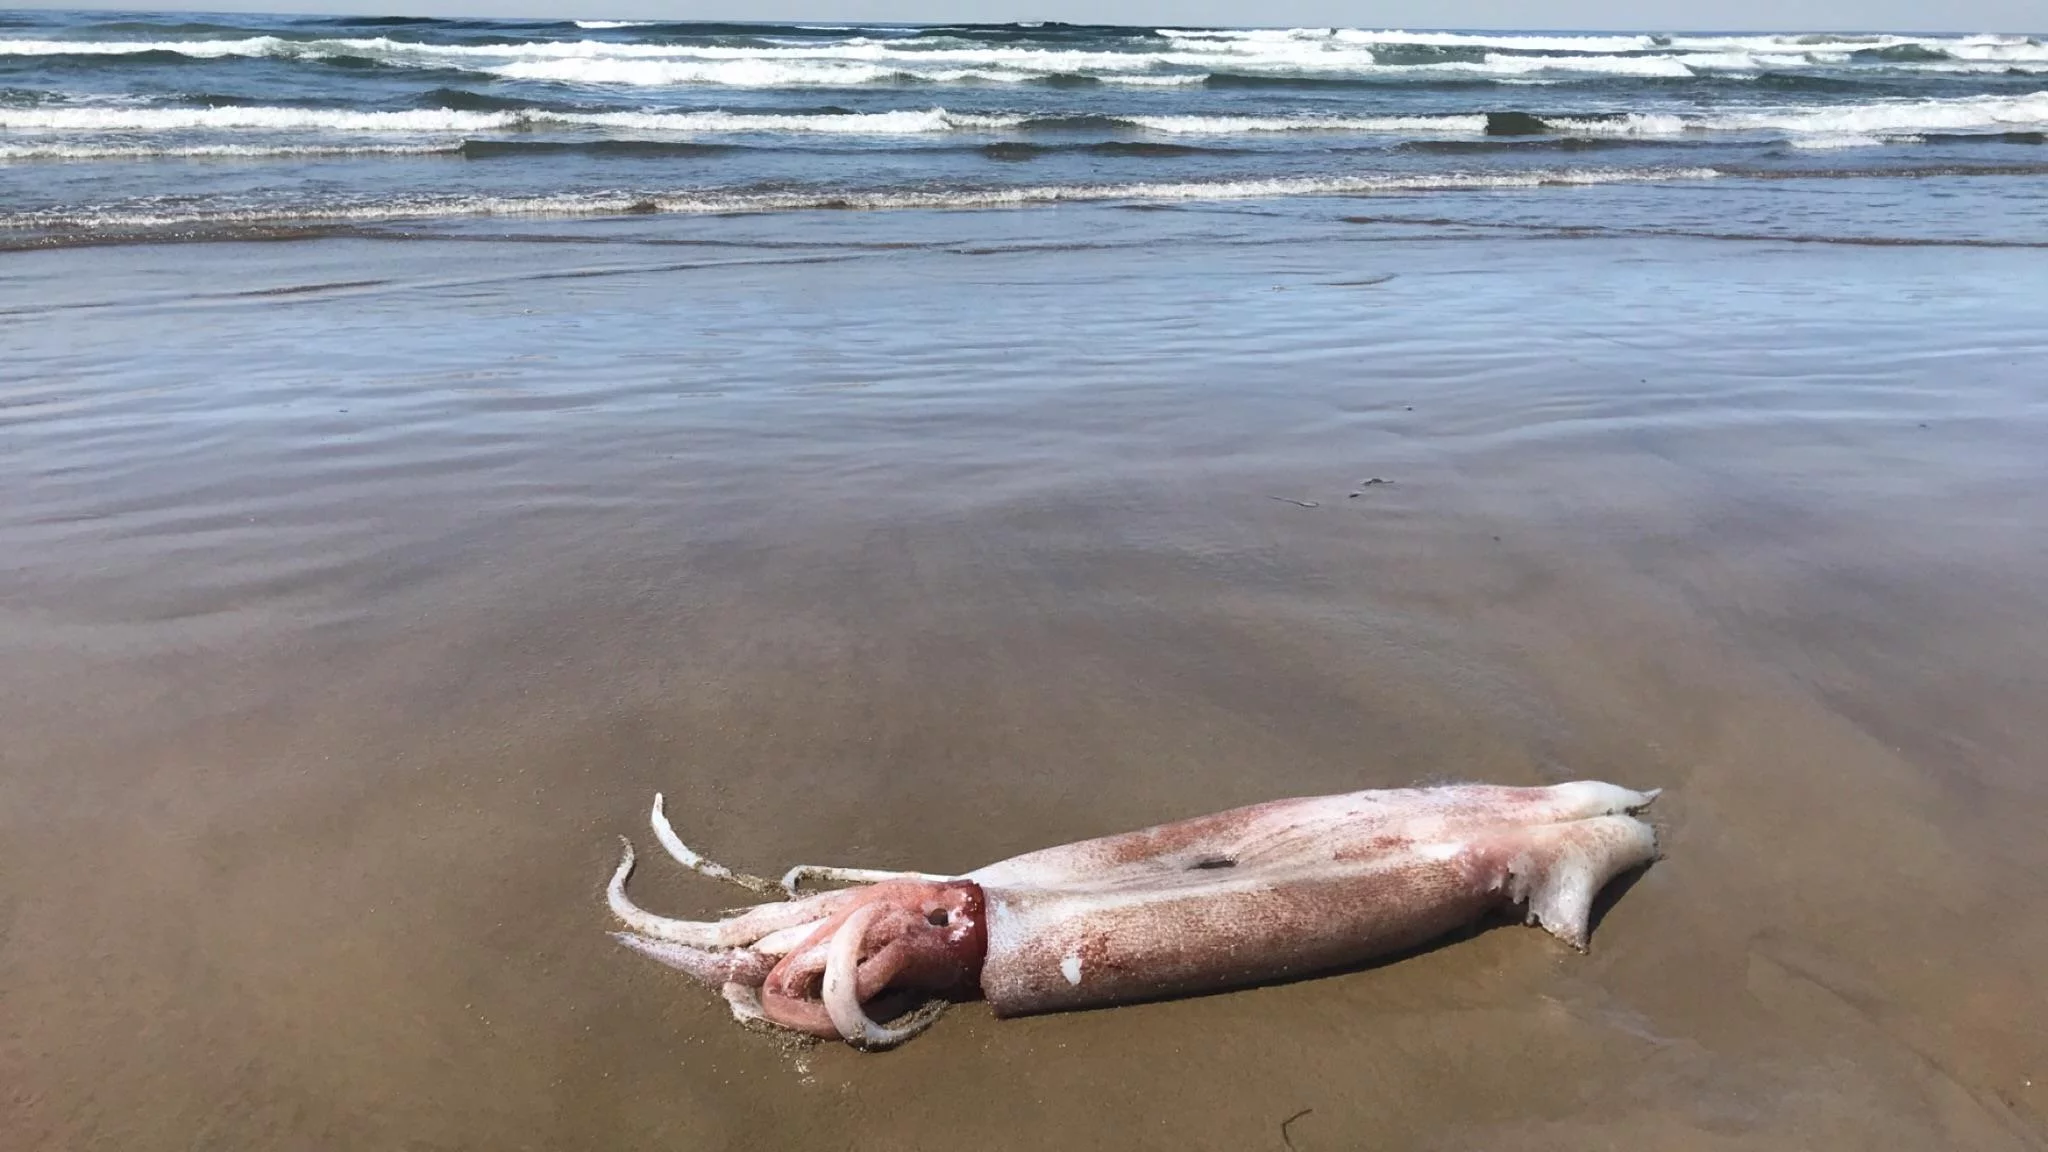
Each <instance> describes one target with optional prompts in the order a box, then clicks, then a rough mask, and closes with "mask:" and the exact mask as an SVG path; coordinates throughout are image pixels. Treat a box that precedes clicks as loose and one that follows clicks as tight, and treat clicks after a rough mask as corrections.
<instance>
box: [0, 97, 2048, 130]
mask: <svg viewBox="0 0 2048 1152" xmlns="http://www.w3.org/2000/svg"><path fill="white" fill-rule="evenodd" d="M1032 122H1033V118H1032V117H1029V116H1025V115H1021V114H1016V113H966V112H954V111H949V110H947V109H945V108H942V107H933V108H922V109H903V110H899V111H891V112H832V113H760V112H726V111H704V112H663V111H642V112H554V111H502V112H467V111H453V110H441V109H421V110H415V111H404V112H351V111H344V110H339V109H327V108H282V107H262V106H256V107H229V108H156V107H136V106H128V105H98V106H92V107H56V108H44V107H37V108H0V129H10V130H40V131H55V132H73V133H137V132H142V133H148V132H180V131H221V132H295V131H311V132H328V133H339V134H357V133H387V132H388V133H409V134H413V135H424V136H432V135H447V134H460V133H470V132H493V131H508V130H517V129H522V128H542V127H551V126H553V127H586V128H601V129H613V130H626V131H645V132H676V133H747V132H753V133H826V134H841V135H864V136H872V135H884V136H908V135H926V134H932V133H946V132H978V133H986V132H1003V131H1009V130H1013V129H1016V128H1019V127H1024V126H1028V125H1029V124H1031V123H1032ZM1112 122H1113V123H1121V124H1124V125H1127V126H1128V127H1129V128H1131V129H1134V130H1139V131H1147V132H1156V133H1162V134H1169V135H1177V136H1186V135H1207V136H1231V135H1257V134H1270V133H1283V132H1303V133H1306V132H1327V133H1399V134H1406V135H1415V136H1434V135H1470V134H1474V133H1479V132H1484V131H1485V130H1486V117H1485V116H1483V115H1462V116H1460V115H1453V116H1374V117H1339V116H1314V115H1309V116H1124V117H1115V118H1112ZM1549 123H1550V126H1551V127H1552V128H1553V129H1555V130H1557V131H1562V132H1571V133H1575V134H1581V135H1609V136H1614V135H1619V136H1641V137H1660V136H1681V135H1686V134H1692V133H1712V132H1784V133H1790V134H1793V135H1795V136H1800V135H1811V136H1870V137H1879V136H1898V135H1904V134H1911V133H1920V132H1990V131H2043V130H2048V91H2043V92H2035V93H2031V94H2028V95H2023V96H1965V97H1954V98H1948V99H1936V100H1897V101H1882V102H1874V103H1865V104H1844V105H1838V106H1834V107H1827V108H1789V107H1788V108H1758V109H1753V110H1749V111H1742V112H1735V111H1729V112H1717V113H1712V114H1708V115H1687V116H1680V115H1675V114H1643V113H1638V114H1634V115H1629V116H1622V117H1617V118H1613V119H1590V118H1589V119H1572V118H1553V119H1552V120H1550V121H1549Z"/></svg>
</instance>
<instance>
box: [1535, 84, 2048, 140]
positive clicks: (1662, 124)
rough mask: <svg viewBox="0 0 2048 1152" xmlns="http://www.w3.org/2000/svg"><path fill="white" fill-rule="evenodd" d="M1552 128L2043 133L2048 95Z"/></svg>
mask: <svg viewBox="0 0 2048 1152" xmlns="http://www.w3.org/2000/svg"><path fill="white" fill-rule="evenodd" d="M1551 126H1552V127H1553V128H1557V129H1560V130H1564V131H1571V132H1580V133H1587V134H1596V135H1626V136H1677V135H1681V134H1684V133H1688V132H1788V133H1792V134H1794V135H1795V136H1802V135H1808V136H1833V137H1852V136H1853V137H1881V136H1899V135H1905V134H1911V133H1918V132H2011V131H2041V130H2048V92H2034V93H2031V94H2028V95H2025V96H1959V97H1952V98H1948V99H1939V100H1892V101H1882V102H1877V103H1870V104H1844V105H1839V106H1836V107H1832V108H1779V109H1757V110H1754V111H1749V112H1720V113H1715V114H1712V115H1708V116H1701V117H1696V118H1686V117H1679V116H1668V115H1641V114H1638V115H1633V116H1626V117H1622V118H1619V119H1615V120H1570V119H1561V120H1553V121H1551Z"/></svg>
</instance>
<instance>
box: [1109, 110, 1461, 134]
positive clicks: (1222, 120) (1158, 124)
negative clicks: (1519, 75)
mask: <svg viewBox="0 0 2048 1152" xmlns="http://www.w3.org/2000/svg"><path fill="white" fill-rule="evenodd" d="M1123 119H1124V121H1125V122H1126V123H1128V124H1132V125H1135V126H1136V127H1139V128H1143V129H1145V130H1146V131H1148V132H1165V133H1170V134H1172V135H1175V136H1234V135H1239V134H1244V133H1263V132H1398V133H1403V134H1407V135H1415V136H1430V135H1438V134H1450V135H1459V136H1463V135H1470V134H1473V133H1483V132H1485V131H1486V117H1485V116H1483V115H1479V116H1367V117H1336V116H1327V117H1322V116H1127V117H1124V118H1123Z"/></svg>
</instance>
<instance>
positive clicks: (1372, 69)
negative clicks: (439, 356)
mask: <svg viewBox="0 0 2048 1152" xmlns="http://www.w3.org/2000/svg"><path fill="white" fill-rule="evenodd" d="M635 23H637V22H629V21H585V22H582V26H584V27H586V28H591V29H600V28H627V27H632V26H633V25H634V24H635ZM1912 45H1918V46H1921V47H1924V48H1927V49H1929V50H1931V51H1933V52H1937V53H1941V54H1943V55H1939V56H1937V57H1935V58H1933V59H1928V60H1889V61H1873V62H1872V63H1873V65H1874V66H1877V67H1881V68H1885V69H1891V70H1906V71H1915V70H1919V71H1933V72H1941V71H1998V70H2001V69H2004V68H2012V67H2018V68H2030V67H2040V68H2043V69H2048V45H2044V44H2041V43H2039V42H2036V41H2033V40H2029V39H2025V38H2021V37H1996V36H1980V37H1922V38H1913V37H1903V36H1871V37H1798V36H1730V37H1712V36H1690V37H1674V38H1671V39H1668V40H1663V39H1658V38H1652V37H1648V36H1515V35H1486V34H1478V33H1450V32H1405V31H1369V30H1360V29H1335V30H1332V29H1290V30H1260V31H1249V32H1223V31H1218V32H1204V31H1194V30H1177V31H1169V32H1167V33H1166V38H1165V42H1164V45H1163V46H1162V48H1161V49H1160V50H1155V51H1143V52H1131V51H1091V50H1086V49H1073V48H1064V47H1037V46H1031V45H1016V44H1011V45H988V44H974V43H966V42H963V41H960V40H936V39H931V38H919V39H909V40H905V39H895V38H890V37H887V36H882V37H877V36H874V35H870V34H863V35H854V36H848V37H846V38H844V39H840V40H836V41H823V42H820V41H789V42H784V43H780V44H774V45H762V44H759V43H755V44H745V45H741V44H714V43H696V44H674V43H637V42H631V41H618V40H588V39H577V40H550V41H534V42H525V43H511V42H503V43H471V44H427V43H420V42H416V41H408V40H400V39H393V38H391V37H387V36H375V37H351V38H334V39H322V40H293V39H286V38H283V37H278V36H250V37H244V38H239V39H215V40H165V41H87V40H30V39H0V56H7V55H13V56H35V55H52V54H59V53H63V54H87V55H90V54H101V55H133V54H137V53H143V52H175V53H180V54H182V55H186V56H192V57H199V58H217V57H229V56H245V57H281V58H290V59H321V58H329V57H336V56H354V57H365V58H369V59H374V60H379V61H382V62H385V63H388V64H392V65H396V66H402V67H419V68H459V69H465V70H474V71H481V72H485V73H489V74H495V75H500V76H505V77H509V78H515V79H528V80H549V81H557V82H563V83H574V84H588V85H623V86H629V87H648V86H673V85H712V86H721V85H727V86H735V87H750V88H760V87H783V86H832V85H864V84H872V83H877V82H882V81H889V80H901V79H905V78H908V79H912V80H922V81H927V82H937V83H947V82H992V81H1000V80H1008V79H1028V78H1043V77H1047V76H1053V75H1060V74H1076V75H1086V76H1094V77H1098V78H1103V79H1115V78H1119V77H1138V76H1144V77H1158V78H1159V80H1158V81H1157V82H1161V83H1186V82H1193V81H1194V80H1196V79H1198V78H1199V77H1200V76H1201V75H1203V74H1205V73H1207V72H1212V71H1238V72H1250V73H1254V74H1264V75H1275V76H1284V75H1300V76H1305V77H1332V76H1371V75H1380V74H1390V75H1401V74H1411V73H1431V72H1445V73H1472V74H1477V75H1493V76H1500V77H1517V76H1529V75H1535V74H1541V73H1557V74H1560V75H1614V76H1648V77H1684V76H1689V75H1694V74H1697V73H1700V72H1719V73H1729V72H1734V73H1744V72H1761V71H1764V70H1767V69H1782V68H1798V67H1804V66H1815V65H1828V66H1836V67H1839V66H1845V65H1849V64H1852V63H1854V62H1855V61H1856V60H1857V59H1858V58H1857V57H1856V56H1855V54H1856V53H1858V52H1864V51H1868V50H1873V49H1875V50H1882V49H1886V48H1900V47H1907V46H1912ZM1404 47H1406V48H1414V47H1439V48H1446V49H1456V50H1463V51H1470V52H1477V53H1480V57H1479V58H1478V59H1473V60H1442V61H1428V60H1425V61H1416V62H1406V61H1404V60H1402V59H1401V58H1399V57H1397V56H1391V55H1389V53H1390V50H1394V49H1400V48H1404Z"/></svg>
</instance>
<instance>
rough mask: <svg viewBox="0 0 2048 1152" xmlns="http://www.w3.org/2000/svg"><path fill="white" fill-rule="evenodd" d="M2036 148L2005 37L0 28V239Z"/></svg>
mask: <svg viewBox="0 0 2048 1152" xmlns="http://www.w3.org/2000/svg"><path fill="white" fill-rule="evenodd" d="M2044 141H2048V43H2044V42H2043V41H2042V40H2040V39H2035V38H2031V37H2029V36H2025V35H1990V34H1986V35H1967V36H1964V35H1956V36H1929V35H1893V34H1870V35H1838V34H1816V35H1744V34H1735V33H1730V34H1714V35H1697V34H1687V35H1663V34H1653V33H1643V34H1626V35H1624V34H1611V33H1599V34H1564V33H1517V32H1502V33H1478V32H1428V31H1415V32H1410V31H1393V30H1370V29H1349V28H1296V29H1259V30H1236V29H1205V28H1124V27H1097V26H1075V25H1060V24H1024V25H1019V24H999V25H972V24H970V25H940V26H922V25H921V26H915V27H886V26H859V27H841V26H821V25H776V24H700V23H649V22H626V21H574V22H572V21H490V20H440V19H428V18H410V17H407V18H377V17H321V16H275V17H250V16H223V15H198V14H194V15H164V14H141V13H91V14H86V13H76V14H67V13H59V12H52V13H40V12H16V13H13V14H7V15H0V245H4V246H7V247H23V246H35V245H52V244H55V245H61V244H67V243H79V242H101V241H105V240H108V239H113V238H123V239H133V240H148V239H159V238H180V239H189V238H192V237H196V236H218V235H246V234H262V233H264V232H266V231H274V230H279V229H286V230H291V231H293V232H295V233H301V232H304V231H305V230H307V229H337V228H350V227H365V226H378V227H392V228H404V229H409V230H435V229H441V230H446V229H462V228H468V227H475V226H478V225H479V224H484V225H486V226H488V227H490V228H492V229H498V230H507V229H513V230H516V229H519V228H522V227H529V226H530V225H531V223H532V222H533V221H536V220H542V219H551V220H562V219H565V218H577V217H606V216H611V217H616V216H620V215H677V214H704V213H722V214H737V213H760V212H799V211H809V210H817V209H873V210H882V209H895V208H975V207H994V206H1031V205H1042V204H1053V203H1072V202H1078V201H1097V202H1109V203H1114V204H1118V205H1123V206H1133V205H1144V204H1163V203H1182V202H1190V201H1206V202H1215V203H1223V202H1232V203H1254V202H1256V203H1260V204H1264V205H1267V206H1268V207H1271V208H1273V209H1274V210H1276V211H1283V212H1292V213H1311V214H1313V213H1324V214H1328V213H1329V212H1330V211H1332V209H1333V208H1334V209H1335V210H1337V211H1339V212H1351V211H1357V212H1375V211H1379V210H1380V209H1379V208H1377V207H1375V205H1381V204H1389V203H1390V204H1395V205H1399V206H1400V210H1401V211H1402V212H1406V213H1409V214H1410V215H1414V216H1418V217H1421V218H1426V219H1433V220H1442V221H1446V222H1454V223H1456V224H1460V225H1469V226H1475V227H1490V226H1514V227H1530V226H1549V227H1564V228H1571V229H1575V230H1587V229H1590V230H1593V231H1603V230H1632V231H1652V232H1656V231H1674V232H1706V233H1714V232H1725V233H1735V234H1755V233H1765V234H1770V235H1782V236H1785V237H1787V238H1808V239H1815V240H1842V239H1869V240H1883V241H1912V240H1915V239H1921V238H1937V239H1943V240H1980V241H1984V242H1994V243H2016V242H2017V243H2039V242H2042V241H2044V240H2048V201H2044V200H2043V198H2042V197H2041V195H2040V191H2039V190H2040V184H2041V177H2042V176H2043V175H2048V149H2044V148H2043V146H2042V145H2043V143H2044ZM1615 185H1624V186H1635V188H1636V189H1637V190H1635V191H1620V192H1608V193H1604V194H1598V195H1594V196H1587V195H1584V194H1583V190H1584V189H1586V188H1587V187H1591V186H1615ZM1516 191H1523V192H1534V193H1538V194H1536V195H1524V196H1510V197H1502V196H1500V195H1497V194H1498V193H1501V192H1516ZM1816 198H1819V199H1816ZM1289 201H1294V202H1295V203H1292V204H1287V202H1289ZM1822 202H1824V203H1825V204H1826V205H1827V210H1826V211H1824V212H1804V211H1794V212H1788V211H1784V210H1783V208H1784V206H1786V205H1789V204H1795V203H1797V204H1805V205H1812V204H1817V203H1822ZM1282 205H1286V206H1284V207H1283V206H1282Z"/></svg>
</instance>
